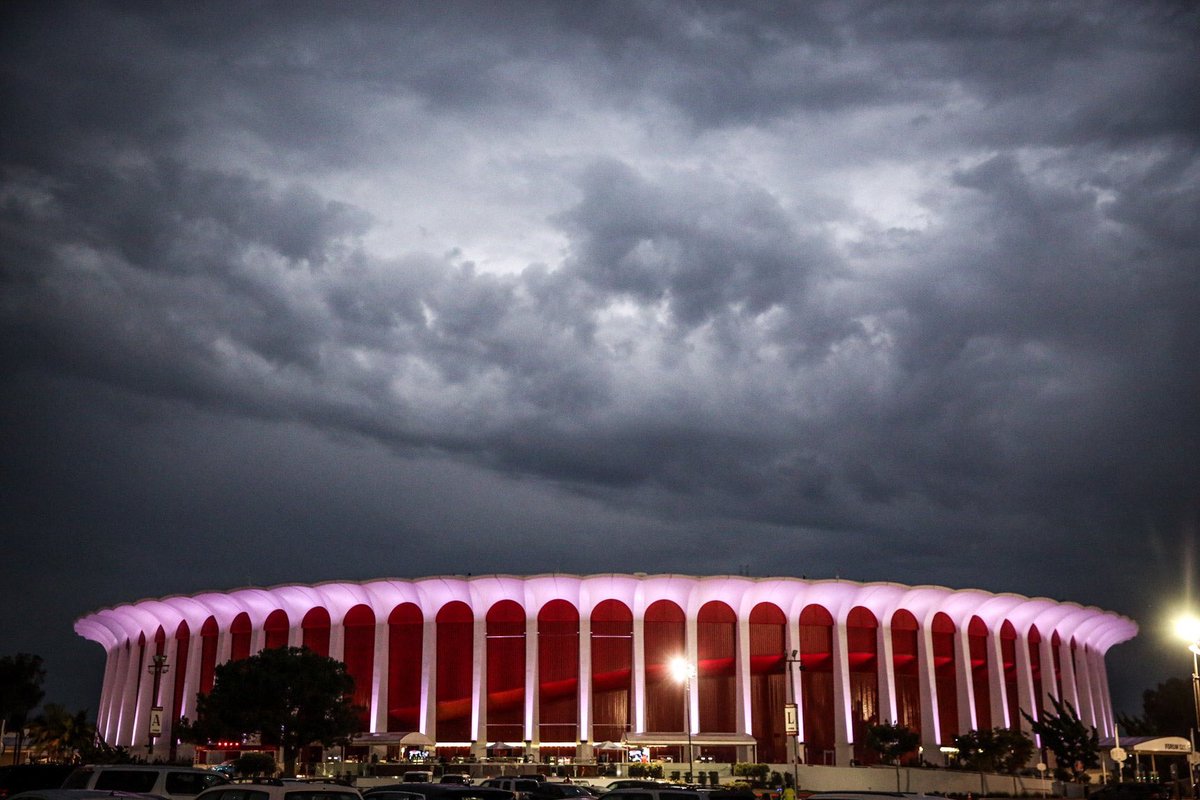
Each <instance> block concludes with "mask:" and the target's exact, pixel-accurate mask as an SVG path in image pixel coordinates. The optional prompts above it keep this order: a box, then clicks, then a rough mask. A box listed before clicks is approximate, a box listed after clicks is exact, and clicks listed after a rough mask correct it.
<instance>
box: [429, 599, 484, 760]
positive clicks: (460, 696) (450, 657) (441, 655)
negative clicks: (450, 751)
mask: <svg viewBox="0 0 1200 800" xmlns="http://www.w3.org/2000/svg"><path fill="white" fill-rule="evenodd" d="M436 624H437V739H438V741H439V742H469V741H471V739H472V735H471V688H472V687H471V658H472V654H473V653H474V651H475V642H474V625H475V619H474V617H473V616H472V614H471V608H470V606H468V605H467V604H466V603H463V602H461V601H458V600H455V601H453V602H450V603H447V604H446V605H444V606H442V608H441V610H440V611H438V614H437V620H436Z"/></svg>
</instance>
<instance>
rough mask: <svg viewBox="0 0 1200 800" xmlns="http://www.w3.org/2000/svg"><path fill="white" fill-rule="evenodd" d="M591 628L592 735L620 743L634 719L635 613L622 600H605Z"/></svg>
mask: <svg viewBox="0 0 1200 800" xmlns="http://www.w3.org/2000/svg"><path fill="white" fill-rule="evenodd" d="M591 628H592V635H591V640H592V732H593V736H594V737H595V739H596V741H598V742H606V741H607V742H619V741H621V737H622V736H624V735H625V733H626V731H628V730H629V729H630V722H631V720H632V719H633V715H632V713H631V711H630V705H631V702H632V694H633V692H632V681H633V612H631V611H630V610H629V606H627V605H625V604H624V603H622V602H621V601H620V600H604V601H602V602H601V603H599V604H598V605H597V606H596V607H595V608H594V609H592V615H591ZM610 755H612V753H605V752H599V753H597V758H599V759H605V758H608V757H609V756H610Z"/></svg>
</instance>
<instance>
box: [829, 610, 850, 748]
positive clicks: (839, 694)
mask: <svg viewBox="0 0 1200 800" xmlns="http://www.w3.org/2000/svg"><path fill="white" fill-rule="evenodd" d="M832 638H833V747H834V763H835V764H837V766H839V767H844V766H846V765H847V764H849V763H850V760H851V759H852V758H854V728H853V723H852V721H851V719H850V715H851V710H850V657H849V652H848V651H849V645H850V643H849V635H848V633H847V631H846V621H845V620H844V619H839V620H837V621H836V622H835V623H834V626H833V637H832Z"/></svg>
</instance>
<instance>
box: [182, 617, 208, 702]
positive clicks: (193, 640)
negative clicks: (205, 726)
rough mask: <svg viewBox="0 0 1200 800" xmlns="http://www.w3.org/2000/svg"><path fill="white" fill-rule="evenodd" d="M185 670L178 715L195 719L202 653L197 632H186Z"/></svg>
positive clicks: (201, 640) (202, 649)
mask: <svg viewBox="0 0 1200 800" xmlns="http://www.w3.org/2000/svg"><path fill="white" fill-rule="evenodd" d="M188 633H189V637H188V653H187V668H186V669H187V672H186V673H185V674H184V676H183V700H182V702H180V704H179V716H181V717H187V718H188V719H190V720H192V721H195V719H196V696H197V695H198V694H200V659H201V657H202V655H203V653H204V644H203V639H202V638H201V637H200V635H199V632H198V631H197V632H196V633H192V632H191V631H189V632H188Z"/></svg>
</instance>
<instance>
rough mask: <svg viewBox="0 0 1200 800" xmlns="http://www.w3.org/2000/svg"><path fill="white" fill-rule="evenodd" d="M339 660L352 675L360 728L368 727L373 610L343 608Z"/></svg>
mask: <svg viewBox="0 0 1200 800" xmlns="http://www.w3.org/2000/svg"><path fill="white" fill-rule="evenodd" d="M342 626H343V627H344V628H345V631H346V638H345V646H344V648H343V651H342V661H343V662H345V664H346V674H348V675H349V676H350V677H351V678H353V679H354V696H353V701H354V705H355V706H357V707H358V723H359V725H360V726H361V727H360V728H359V730H362V731H367V730H370V729H371V695H372V689H373V682H374V675H373V673H374V670H375V612H373V611H372V610H371V609H370V608H369V607H368V606H365V605H362V604H359V605H356V606H354V608H352V609H350V610H349V611H347V612H346V617H345V619H343V620H342Z"/></svg>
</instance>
